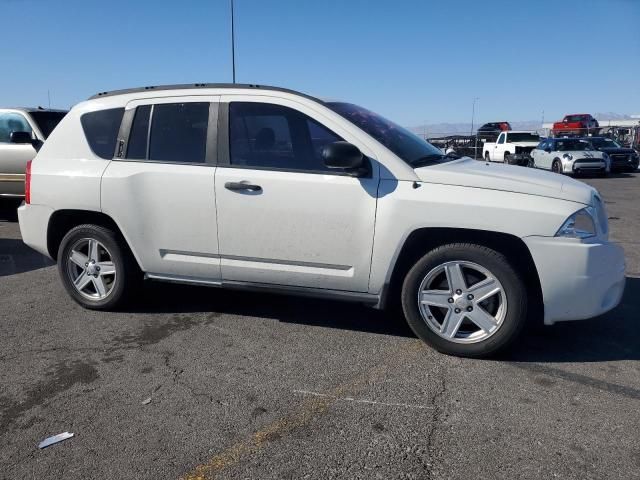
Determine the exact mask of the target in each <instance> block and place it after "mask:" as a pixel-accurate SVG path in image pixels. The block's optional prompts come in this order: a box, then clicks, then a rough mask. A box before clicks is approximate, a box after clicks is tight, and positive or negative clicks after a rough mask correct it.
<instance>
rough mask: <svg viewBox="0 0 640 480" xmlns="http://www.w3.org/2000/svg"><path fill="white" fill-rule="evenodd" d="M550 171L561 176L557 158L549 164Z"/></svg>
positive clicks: (560, 166)
mask: <svg viewBox="0 0 640 480" xmlns="http://www.w3.org/2000/svg"><path fill="white" fill-rule="evenodd" d="M551 171H552V172H554V173H559V174H562V163H560V160H558V159H557V158H556V159H555V160H554V161H553V163H552V164H551Z"/></svg>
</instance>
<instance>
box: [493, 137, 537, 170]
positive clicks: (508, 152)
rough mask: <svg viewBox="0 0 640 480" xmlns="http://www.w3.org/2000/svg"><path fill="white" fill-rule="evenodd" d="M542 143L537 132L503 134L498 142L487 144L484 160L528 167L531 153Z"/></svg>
mask: <svg viewBox="0 0 640 480" xmlns="http://www.w3.org/2000/svg"><path fill="white" fill-rule="evenodd" d="M538 143H540V135H538V134H537V133H535V132H514V131H508V132H502V133H501V134H500V135H499V136H498V139H497V140H496V142H495V143H494V142H485V144H484V146H483V151H484V154H483V156H484V159H485V160H486V161H487V162H504V163H511V164H514V165H522V166H528V165H529V162H530V160H531V157H530V153H531V151H532V150H533V149H534V148H536V146H537V145H538Z"/></svg>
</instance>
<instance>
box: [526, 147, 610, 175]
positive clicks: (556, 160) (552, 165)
mask: <svg viewBox="0 0 640 480" xmlns="http://www.w3.org/2000/svg"><path fill="white" fill-rule="evenodd" d="M531 158H533V165H532V166H534V167H536V168H543V169H545V170H551V171H552V172H555V173H567V174H572V175H578V174H581V173H596V174H599V175H606V174H607V173H608V172H610V171H611V159H610V158H609V155H607V154H606V153H605V152H600V151H598V150H596V149H595V148H594V147H593V146H592V145H591V143H589V142H588V141H586V140H580V139H577V138H547V139H545V140H543V141H542V142H540V145H538V146H537V147H536V149H535V150H533V151H532V152H531Z"/></svg>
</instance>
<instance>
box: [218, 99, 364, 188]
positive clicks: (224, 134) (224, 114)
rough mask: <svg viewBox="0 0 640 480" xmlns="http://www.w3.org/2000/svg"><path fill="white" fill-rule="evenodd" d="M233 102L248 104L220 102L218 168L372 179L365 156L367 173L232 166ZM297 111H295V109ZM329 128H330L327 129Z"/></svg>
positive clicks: (241, 101)
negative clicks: (230, 111) (230, 109)
mask: <svg viewBox="0 0 640 480" xmlns="http://www.w3.org/2000/svg"><path fill="white" fill-rule="evenodd" d="M231 102H239V103H247V102H246V101H244V100H231V101H228V100H221V101H220V113H219V116H218V167H221V168H235V169H240V170H264V171H273V172H291V173H301V174H306V173H309V174H313V175H334V176H337V177H357V178H371V177H372V176H373V168H372V162H371V159H370V158H369V157H367V156H366V155H365V157H364V158H365V163H366V164H367V171H366V173H363V172H348V171H341V170H336V171H333V170H301V169H300V170H298V169H295V168H279V167H258V166H255V165H232V164H231V154H230V149H229V103H231ZM248 103H261V104H266V105H278V106H284V107H286V106H285V105H279V104H275V103H269V102H248ZM286 108H291V107H286ZM293 110H295V109H293ZM300 113H302V114H303V115H305V116H307V117H309V115H306V114H305V113H303V112H300ZM309 118H311V119H312V120H314V121H315V122H317V123H319V124H320V125H322V126H324V124H322V123H321V122H318V121H317V120H316V119H314V118H313V117H309ZM325 128H328V127H325Z"/></svg>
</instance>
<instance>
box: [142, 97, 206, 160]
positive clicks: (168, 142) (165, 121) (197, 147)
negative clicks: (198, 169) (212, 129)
mask: <svg viewBox="0 0 640 480" xmlns="http://www.w3.org/2000/svg"><path fill="white" fill-rule="evenodd" d="M136 114H137V112H136ZM134 123H135V122H134ZM208 123H209V103H208V102H196V103H164V104H159V105H154V107H153V114H152V120H151V138H150V139H149V155H148V157H149V159H150V160H156V161H161V162H178V163H204V162H205V154H206V149H207V125H208ZM134 126H135V125H134ZM140 128H141V129H142V127H140Z"/></svg>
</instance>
